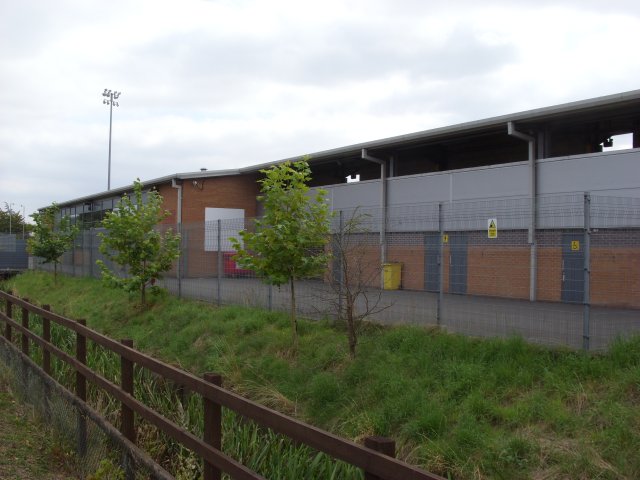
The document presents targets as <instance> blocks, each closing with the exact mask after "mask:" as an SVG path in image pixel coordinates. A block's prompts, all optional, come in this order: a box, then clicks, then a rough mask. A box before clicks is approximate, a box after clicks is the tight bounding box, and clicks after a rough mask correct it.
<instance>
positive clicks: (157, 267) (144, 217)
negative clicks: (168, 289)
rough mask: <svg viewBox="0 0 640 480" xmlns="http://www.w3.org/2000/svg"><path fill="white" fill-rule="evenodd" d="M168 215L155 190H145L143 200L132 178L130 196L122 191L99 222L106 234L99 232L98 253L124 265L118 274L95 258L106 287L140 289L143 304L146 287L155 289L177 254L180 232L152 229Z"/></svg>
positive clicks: (144, 302)
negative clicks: (121, 271) (131, 194)
mask: <svg viewBox="0 0 640 480" xmlns="http://www.w3.org/2000/svg"><path fill="white" fill-rule="evenodd" d="M168 215H169V212H168V211H167V210H163V209H162V196H161V195H160V194H159V193H158V192H156V191H150V192H148V193H147V195H146V201H144V199H143V194H142V183H141V182H140V179H136V181H135V182H134V183H133V199H131V198H129V196H128V195H126V194H125V195H124V196H123V197H122V198H121V199H120V201H119V202H118V205H117V207H116V208H115V209H114V210H113V211H111V212H108V213H107V214H106V216H105V218H104V220H103V221H102V226H103V227H104V228H105V229H106V230H107V233H106V234H103V233H100V234H99V236H100V237H101V239H102V242H101V244H100V247H99V249H100V253H102V254H103V255H104V256H105V257H106V258H108V259H109V260H111V261H113V262H115V263H117V264H118V265H120V266H122V267H126V268H127V273H128V275H127V276H126V277H121V276H119V275H118V274H116V273H114V272H112V271H111V270H109V268H108V267H107V266H106V265H105V263H104V262H103V261H101V260H98V261H97V262H96V263H97V264H98V265H99V266H100V270H101V271H102V278H103V280H104V281H105V283H106V284H107V285H109V286H112V287H117V288H122V289H124V290H126V291H128V292H135V291H138V292H140V302H141V303H142V305H145V304H146V290H147V286H149V285H151V288H153V289H156V288H158V287H156V286H155V282H156V280H157V279H159V278H160V277H161V274H162V273H163V272H166V271H167V270H169V269H170V268H171V264H172V263H173V261H174V260H175V259H177V258H178V257H179V256H180V235H179V234H176V233H173V231H172V230H171V229H169V230H168V231H167V232H165V233H164V234H162V233H160V232H159V231H158V230H157V229H156V226H157V225H158V223H159V222H160V221H161V220H162V219H164V218H166V217H167V216H168Z"/></svg>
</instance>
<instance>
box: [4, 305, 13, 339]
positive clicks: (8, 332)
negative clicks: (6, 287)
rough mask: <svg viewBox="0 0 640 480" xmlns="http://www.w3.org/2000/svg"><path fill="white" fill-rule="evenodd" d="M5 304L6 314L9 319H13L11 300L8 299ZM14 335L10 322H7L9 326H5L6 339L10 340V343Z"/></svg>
mask: <svg viewBox="0 0 640 480" xmlns="http://www.w3.org/2000/svg"><path fill="white" fill-rule="evenodd" d="M6 302H7V303H5V314H6V315H7V317H9V318H11V310H12V304H11V300H9V299H8V298H7V299H6ZM12 336H13V335H12V333H11V324H10V323H9V322H7V324H6V325H5V329H4V337H5V338H6V339H7V340H9V342H11V337H12Z"/></svg>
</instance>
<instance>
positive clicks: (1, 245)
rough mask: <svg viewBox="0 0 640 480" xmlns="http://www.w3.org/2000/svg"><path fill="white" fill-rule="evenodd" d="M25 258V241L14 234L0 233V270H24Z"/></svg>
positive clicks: (26, 257) (26, 256) (25, 265)
mask: <svg viewBox="0 0 640 480" xmlns="http://www.w3.org/2000/svg"><path fill="white" fill-rule="evenodd" d="M27 260H28V255H27V241H26V240H25V239H24V238H18V235H15V234H7V233H0V270H25V269H26V268H27Z"/></svg>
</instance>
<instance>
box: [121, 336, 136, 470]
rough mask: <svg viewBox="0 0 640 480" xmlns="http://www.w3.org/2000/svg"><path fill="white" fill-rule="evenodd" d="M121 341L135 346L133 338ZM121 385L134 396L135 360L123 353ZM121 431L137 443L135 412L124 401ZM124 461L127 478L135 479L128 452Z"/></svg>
mask: <svg viewBox="0 0 640 480" xmlns="http://www.w3.org/2000/svg"><path fill="white" fill-rule="evenodd" d="M120 343H122V344H123V345H124V346H125V347H130V348H133V340H131V339H130V338H125V339H122V340H120ZM120 385H121V387H122V390H123V391H124V392H126V393H128V394H129V395H131V396H132V397H133V362H132V361H131V360H129V359H127V358H125V357H124V356H122V355H120ZM120 431H121V432H122V434H123V435H124V436H125V438H126V439H127V440H130V441H131V442H132V443H136V426H135V416H134V412H133V410H132V409H131V408H129V407H128V406H127V405H125V404H124V403H121V406H120ZM122 463H123V469H124V472H125V478H126V480H133V479H134V478H135V467H134V465H133V459H132V458H131V456H130V455H129V454H128V453H126V452H125V454H124V456H123V459H122Z"/></svg>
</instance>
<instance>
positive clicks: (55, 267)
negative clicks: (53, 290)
mask: <svg viewBox="0 0 640 480" xmlns="http://www.w3.org/2000/svg"><path fill="white" fill-rule="evenodd" d="M53 284H54V285H57V284H58V264H57V263H56V262H53Z"/></svg>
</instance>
